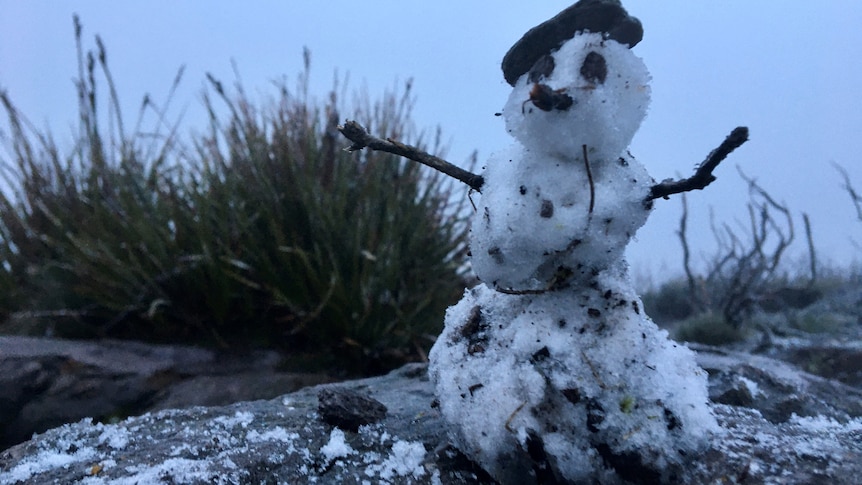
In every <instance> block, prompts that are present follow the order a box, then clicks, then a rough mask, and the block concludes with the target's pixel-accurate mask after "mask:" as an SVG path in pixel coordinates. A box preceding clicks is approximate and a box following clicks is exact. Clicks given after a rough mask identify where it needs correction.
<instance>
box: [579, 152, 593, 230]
mask: <svg viewBox="0 0 862 485" xmlns="http://www.w3.org/2000/svg"><path fill="white" fill-rule="evenodd" d="M581 148H583V150H584V165H585V166H586V167H587V179H588V180H589V181H590V211H589V214H592V213H593V208H595V206H596V186H595V184H594V183H593V171H592V170H591V169H590V159H589V158H587V146H586V145H581Z"/></svg>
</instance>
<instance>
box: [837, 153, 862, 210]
mask: <svg viewBox="0 0 862 485" xmlns="http://www.w3.org/2000/svg"><path fill="white" fill-rule="evenodd" d="M832 166H834V167H835V170H838V173H840V174H841V178H843V179H844V190H846V191H847V193H848V194H849V195H850V200H852V201H853V206H854V207H855V208H856V218H857V219H859V222H862V195H859V192H856V189H855V188H854V187H853V184H851V183H850V175H849V174H848V173H847V170H845V169H844V167H842V166H841V165H838V164H837V163H834V162H833V163H832Z"/></svg>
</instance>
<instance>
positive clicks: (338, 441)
mask: <svg viewBox="0 0 862 485" xmlns="http://www.w3.org/2000/svg"><path fill="white" fill-rule="evenodd" d="M320 453H321V454H322V455H323V456H324V458H326V462H327V463H329V462H332V461H333V460H336V459H338V458H343V457H345V456H347V455H349V454H351V453H353V448H351V447H350V445H348V444H347V442H345V441H344V431H341V430H340V429H338V428H333V429H332V431H331V432H330V433H329V442H328V443H326V444H325V445H323V448H321V449H320Z"/></svg>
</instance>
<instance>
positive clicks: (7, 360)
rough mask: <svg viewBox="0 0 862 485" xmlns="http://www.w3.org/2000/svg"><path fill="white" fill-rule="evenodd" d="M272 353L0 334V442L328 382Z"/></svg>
mask: <svg viewBox="0 0 862 485" xmlns="http://www.w3.org/2000/svg"><path fill="white" fill-rule="evenodd" d="M279 362H280V358H279V357H278V355H277V354H276V353H274V352H256V353H253V354H250V355H248V356H242V357H226V356H222V355H219V354H218V353H217V352H213V351H210V350H204V349H199V348H195V347H188V346H180V345H170V346H168V345H148V344H142V343H137V342H128V341H113V340H105V341H71V340H59V339H45V338H32V337H16V336H0V389H2V392H0V449H5V448H7V447H9V446H11V445H14V444H16V443H20V442H22V441H24V440H26V439H29V438H30V437H31V436H32V435H33V433H37V432H43V431H45V430H48V429H50V428H53V427H55V426H60V425H62V424H64V423H70V422H75V421H79V420H81V419H83V418H85V417H93V418H96V419H99V420H112V419H118V418H124V417H126V416H130V415H138V414H143V413H145V412H147V411H154V410H159V409H169V408H183V407H188V406H194V405H225V404H230V403H233V402H238V401H248V400H252V399H271V398H273V397H276V396H279V395H282V394H284V393H286V392H290V391H294V390H296V389H299V388H302V387H305V386H308V385H312V384H319V383H321V382H326V381H330V380H331V379H330V378H328V377H327V376H325V375H323V374H291V373H284V372H279V371H278V369H277V366H278V364H279Z"/></svg>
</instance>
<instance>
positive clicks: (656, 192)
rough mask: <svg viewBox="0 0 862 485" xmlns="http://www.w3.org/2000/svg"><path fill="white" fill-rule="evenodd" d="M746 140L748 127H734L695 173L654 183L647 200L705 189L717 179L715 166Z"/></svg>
mask: <svg viewBox="0 0 862 485" xmlns="http://www.w3.org/2000/svg"><path fill="white" fill-rule="evenodd" d="M746 141H748V128H746V127H744V126H738V127H736V128H734V130H733V131H731V132H730V134H729V135H727V138H725V139H724V141H723V142H721V145H719V146H718V148H716V149H715V150H713V151H711V152H710V153H709V155H708V156H707V157H706V160H704V162H703V163H701V164H700V166H699V167H697V170H696V171H695V172H694V175H692V176H691V177H689V178H687V179H682V180H672V179H668V180H665V181H662V182H660V183H658V184H656V185H653V186H652V189H650V193H649V195H648V196H647V200H653V199H658V198H659V197H661V198H663V199H667V198H668V196H670V195H673V194H679V193H682V192H689V191H691V190H701V189H703V188H704V187H706V186H707V185H709V184H711V183H712V182H713V181H714V180H715V175H713V174H712V171H713V170H715V167H717V166H718V164H719V163H721V162H722V161H723V160H724V159H725V158H727V156H728V155H730V153H731V152H733V151H734V150H736V149H737V148H739V147H740V146H741V145H742V144H743V143H745V142H746Z"/></svg>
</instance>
